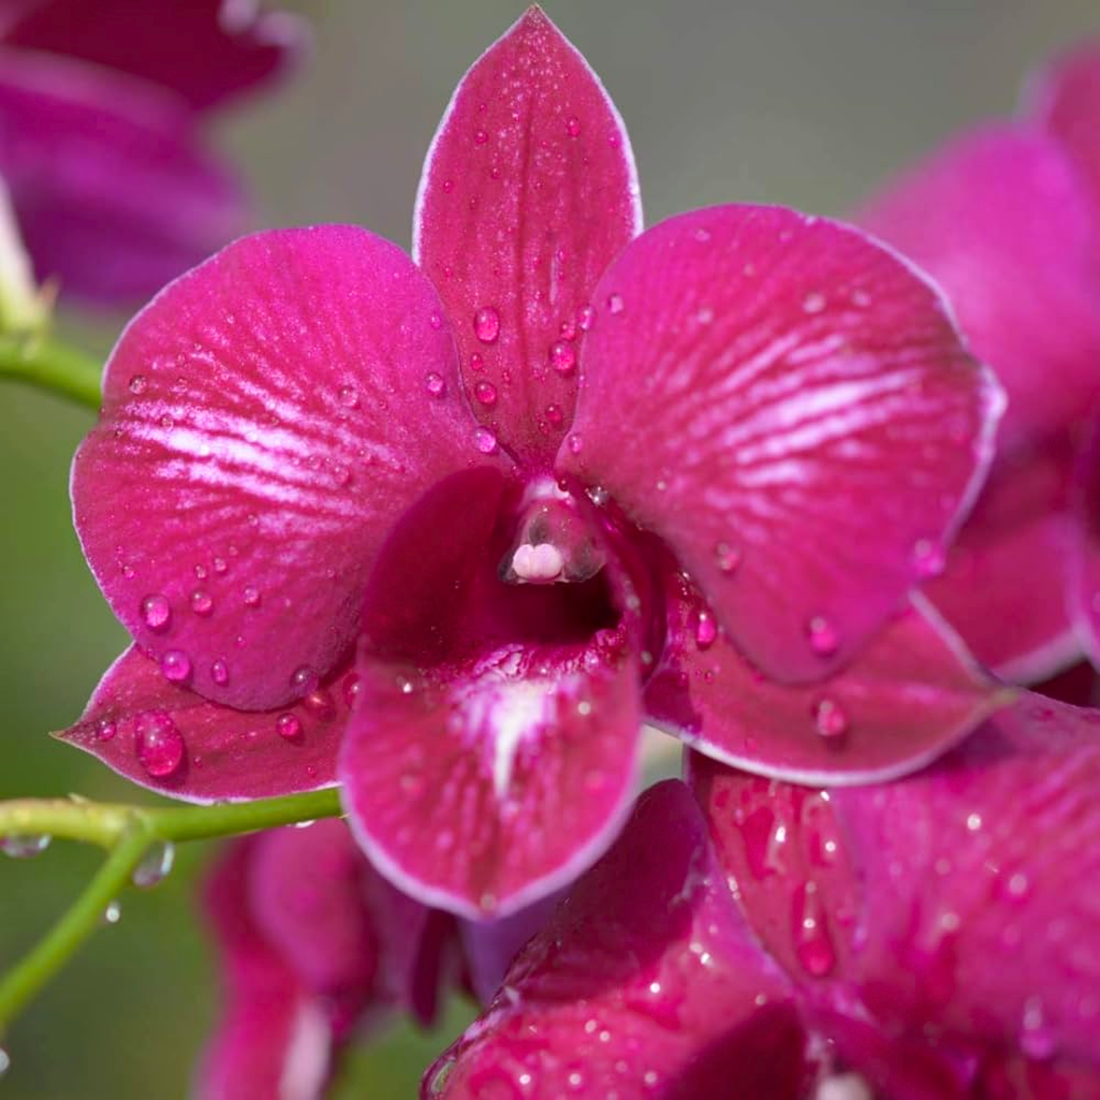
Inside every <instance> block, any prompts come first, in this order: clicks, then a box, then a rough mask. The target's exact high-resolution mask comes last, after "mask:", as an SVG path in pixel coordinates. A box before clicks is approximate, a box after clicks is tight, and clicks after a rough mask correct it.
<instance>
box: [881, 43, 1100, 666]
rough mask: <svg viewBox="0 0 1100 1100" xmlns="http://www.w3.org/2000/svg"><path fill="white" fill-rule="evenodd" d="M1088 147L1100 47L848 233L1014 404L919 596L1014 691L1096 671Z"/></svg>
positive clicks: (1092, 202)
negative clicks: (913, 269)
mask: <svg viewBox="0 0 1100 1100" xmlns="http://www.w3.org/2000/svg"><path fill="white" fill-rule="evenodd" d="M1098 134H1100V40H1095V39H1094V40H1093V41H1091V42H1087V43H1085V44H1083V45H1081V46H1078V47H1076V48H1075V49H1073V50H1071V51H1069V52H1067V53H1066V54H1064V55H1062V56H1060V57H1059V58H1057V59H1055V61H1054V62H1053V63H1052V64H1051V65H1050V66H1049V67H1048V68H1047V69H1046V70H1045V71H1044V72H1042V73H1041V74H1040V75H1039V77H1038V78H1037V79H1036V80H1034V81H1033V82H1032V84H1031V86H1030V89H1029V94H1028V96H1027V97H1026V103H1025V109H1024V111H1023V112H1022V113H1021V115H1020V116H1019V117H1018V118H1016V119H1014V120H1012V121H1010V122H1003V123H1002V122H997V123H990V124H986V125H984V126H981V127H979V128H977V129H976V130H974V131H972V132H970V133H967V134H965V135H963V136H962V137H960V138H957V139H955V140H954V141H953V142H951V143H950V144H949V145H948V146H947V147H946V148H945V149H943V150H941V151H939V152H937V153H935V154H933V155H932V156H931V157H930V158H929V159H928V160H927V161H924V162H922V163H921V164H919V165H918V166H917V167H916V168H913V169H911V170H910V171H909V172H908V173H907V174H905V175H903V176H902V177H901V178H900V179H899V180H898V181H896V183H895V184H894V185H893V186H892V187H890V188H889V189H888V190H887V191H886V192H885V193H884V194H883V195H881V196H879V197H877V198H876V199H875V200H873V201H872V202H871V203H870V204H869V205H868V207H867V208H866V209H865V210H864V211H863V212H862V214H861V216H860V219H859V220H860V222H861V224H863V225H865V226H867V227H868V228H869V229H870V230H872V231H873V232H875V233H877V234H879V235H881V236H882V237H884V238H885V239H886V240H887V241H889V242H890V243H892V244H894V245H896V246H897V247H898V248H900V249H901V250H902V251H903V252H905V253H906V255H908V256H910V257H912V259H914V260H915V261H916V262H917V263H919V264H920V265H921V266H922V267H924V268H925V269H926V270H927V271H929V272H930V273H931V274H932V275H933V276H934V277H935V278H936V279H937V280H938V281H939V282H940V284H941V285H942V286H943V288H944V289H945V291H946V292H947V294H948V296H949V298H950V299H951V303H952V305H953V306H954V308H955V310H956V312H957V314H958V317H959V321H960V324H961V326H962V328H963V331H964V333H965V334H966V337H967V339H968V340H969V342H970V345H971V346H972V347H973V349H974V352H975V354H977V355H978V356H979V357H980V358H981V359H982V360H983V361H984V362H986V363H989V364H990V366H992V367H993V369H994V370H995V371H996V372H997V375H998V377H999V378H1000V380H1001V382H1002V383H1003V384H1004V386H1005V388H1006V391H1007V393H1008V398H1009V402H1008V410H1007V412H1006V415H1005V419H1004V421H1003V423H1002V426H1001V430H1000V433H999V436H998V454H997V459H996V462H995V464H994V466H993V469H992V472H991V475H990V478H989V482H988V484H987V486H986V488H985V490H984V492H983V493H982V495H981V497H980V498H979V500H978V502H977V504H976V506H975V509H974V512H973V514H972V516H971V518H970V520H969V521H968V522H967V523H966V524H965V525H964V527H963V529H962V532H961V533H960V537H959V539H958V540H957V542H956V543H955V547H954V549H953V550H952V552H951V553H950V555H949V557H948V566H947V570H946V572H945V573H944V575H943V576H942V577H939V578H937V579H936V580H934V581H931V582H930V583H929V584H928V585H927V586H926V591H927V593H928V595H929V597H930V598H931V599H932V600H933V602H934V603H935V604H936V606H937V607H938V608H939V609H940V610H941V611H942V612H943V613H944V615H945V616H946V617H947V618H948V619H949V620H950V621H951V622H952V624H954V625H955V626H956V627H957V628H958V629H959V630H960V631H961V632H962V634H963V637H964V638H965V639H966V641H967V643H968V644H969V645H970V646H971V647H972V649H973V650H974V652H975V654H976V655H977V656H978V657H979V658H981V659H982V660H983V661H984V662H985V663H986V664H988V665H989V666H991V667H992V668H993V669H995V670H996V671H997V672H998V673H999V674H1000V675H1002V676H1005V677H1008V678H1010V679H1016V680H1020V681H1025V682H1029V681H1036V680H1041V679H1043V678H1045V677H1047V676H1050V675H1052V674H1053V673H1056V672H1058V671H1059V670H1060V669H1062V668H1064V667H1066V666H1067V665H1068V664H1071V663H1072V662H1073V661H1074V660H1077V659H1079V658H1080V656H1081V654H1082V653H1085V654H1088V655H1090V656H1091V657H1092V658H1093V660H1094V661H1096V662H1097V663H1098V664H1100V642H1098V641H1097V639H1098V637H1100V564H1098V562H1100V550H1098V540H1097V536H1096V531H1097V530H1100V519H1098V516H1100V493H1098V491H1097V489H1096V482H1095V479H1096V478H1097V477H1100V474H1098V473H1097V472H1096V471H1097V466H1098V460H1097V458H1096V457H1095V452H1092V453H1091V457H1090V453H1089V452H1090V451H1091V448H1092V447H1094V446H1095V445H1094V444H1091V443H1089V440H1090V438H1091V436H1092V435H1093V434H1094V433H1097V432H1100V141H1098V138H1097V135H1098ZM1090 425H1091V426H1090ZM1075 482H1076V484H1075Z"/></svg>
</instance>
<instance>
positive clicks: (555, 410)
mask: <svg viewBox="0 0 1100 1100" xmlns="http://www.w3.org/2000/svg"><path fill="white" fill-rule="evenodd" d="M546 419H547V422H548V423H549V424H550V425H551V426H552V427H554V428H560V427H561V426H562V424H563V423H564V422H565V414H564V413H563V412H562V411H561V406H560V405H547V406H546Z"/></svg>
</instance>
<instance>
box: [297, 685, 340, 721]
mask: <svg viewBox="0 0 1100 1100" xmlns="http://www.w3.org/2000/svg"><path fill="white" fill-rule="evenodd" d="M302 705H303V706H304V707H305V708H306V710H308V711H309V712H310V713H311V714H315V715H316V716H317V717H318V718H320V719H321V720H322V721H323V722H331V721H332V719H333V718H335V717H336V704H335V703H334V702H333V701H332V696H331V695H330V694H329V693H328V692H327V691H326V690H325V689H324V688H315V689H314V690H313V691H311V692H310V693H309V694H308V695H307V696H306V697H305V698H304V699H303V700H302Z"/></svg>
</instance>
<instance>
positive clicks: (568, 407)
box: [414, 7, 641, 466]
mask: <svg viewBox="0 0 1100 1100" xmlns="http://www.w3.org/2000/svg"><path fill="white" fill-rule="evenodd" d="M640 228H641V207H640V205H639V200H638V184H637V180H636V177H635V173H634V160H633V157H632V155H631V152H630V143H629V141H628V139H627V136H626V130H625V129H624V127H623V124H622V120H621V119H620V117H619V115H618V112H617V111H616V110H615V107H614V105H613V104H612V102H611V100H610V99H609V98H608V96H607V93H606V92H605V91H604V89H603V87H602V85H601V84H600V82H599V80H598V78H597V77H596V75H595V73H593V72H592V70H591V69H590V68H589V67H588V65H587V63H586V62H585V60H584V58H583V57H582V56H581V55H580V53H578V52H577V50H576V49H575V48H574V47H573V46H572V45H571V44H570V43H569V42H567V41H566V40H565V38H564V37H562V35H561V33H560V32H559V31H558V29H557V28H556V27H555V26H554V24H553V23H552V22H551V21H550V20H549V18H547V16H546V14H545V13H544V12H543V11H542V9H541V8H538V7H532V8H529V9H528V10H527V12H526V14H524V15H523V16H522V17H521V18H520V19H519V21H518V22H517V23H516V24H515V25H514V26H513V27H512V28H511V30H509V31H508V33H507V34H505V35H504V37H503V38H501V39H500V40H499V41H498V42H497V43H496V44H495V45H494V46H492V47H491V48H490V49H489V50H488V52H487V53H485V54H484V56H483V57H482V58H481V59H480V60H479V61H478V62H477V63H476V64H475V65H474V66H473V68H472V69H470V71H469V72H468V73H467V74H466V76H465V77H464V78H463V80H462V82H461V83H460V84H459V86H458V88H457V90H456V91H455V94H454V98H453V99H452V100H451V103H450V106H449V107H448V108H447V112H446V114H445V115H444V116H443V121H442V122H441V123H440V128H439V132H438V133H437V134H436V137H435V141H434V142H433V143H432V147H431V150H430V151H429V153H428V159H427V162H426V163H425V165H424V173H423V177H422V180H421V184H420V194H419V196H418V199H417V207H416V217H415V224H414V239H415V249H414V252H415V255H416V257H417V259H418V261H419V262H420V264H421V265H422V266H423V268H424V270H425V271H426V272H427V274H428V275H429V276H430V277H431V279H432V280H433V282H434V283H435V285H436V286H437V287H439V288H440V293H441V294H442V296H443V300H444V302H445V303H446V305H447V309H448V312H449V313H450V316H451V318H452V320H453V321H454V324H455V329H456V336H457V340H458V347H459V355H460V363H461V369H462V375H463V378H464V379H465V382H466V387H467V390H468V391H469V392H470V393H471V404H472V405H473V407H474V410H475V412H476V414H477V416H478V418H479V419H480V420H481V421H482V423H483V424H485V425H487V426H488V427H489V428H490V429H491V430H493V431H494V432H495V433H496V434H497V436H498V437H499V438H500V441H501V444H502V445H503V446H504V447H505V448H506V449H508V450H509V451H511V452H512V453H513V454H514V455H516V456H517V457H518V458H520V459H521V460H523V461H525V462H529V463H534V464H536V465H540V466H549V465H550V461H551V460H552V458H553V456H554V453H555V451H556V450H557V448H558V444H559V443H560V442H561V439H562V435H563V433H564V432H565V431H566V430H567V429H568V426H569V422H570V420H571V418H572V414H573V404H574V401H575V400H576V392H577V368H576V363H577V350H576V348H577V339H578V338H579V337H580V336H581V335H582V333H583V330H584V329H585V328H586V327H587V323H588V313H587V312H586V307H588V305H589V303H590V301H591V298H592V291H593V289H594V288H595V285H596V281H597V280H598V279H599V277H600V275H601V274H602V273H603V270H604V268H606V267H607V265H608V264H609V263H610V262H611V260H612V259H613V258H614V257H615V255H616V254H617V253H618V252H619V250H620V249H621V248H622V247H623V245H625V244H626V243H627V241H629V240H630V238H631V237H632V236H634V234H636V233H637V232H638V231H639V230H640Z"/></svg>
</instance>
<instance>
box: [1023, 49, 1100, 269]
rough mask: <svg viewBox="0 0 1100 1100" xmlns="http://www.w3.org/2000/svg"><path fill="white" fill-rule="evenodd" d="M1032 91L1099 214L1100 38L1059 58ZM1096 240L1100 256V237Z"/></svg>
mask: <svg viewBox="0 0 1100 1100" xmlns="http://www.w3.org/2000/svg"><path fill="white" fill-rule="evenodd" d="M1031 93H1032V94H1031V96H1030V97H1029V98H1030V103H1029V107H1030V108H1031V112H1032V113H1033V115H1034V116H1035V117H1036V118H1037V120H1038V121H1039V122H1040V123H1042V125H1043V126H1044V127H1045V128H1046V130H1047V131H1048V132H1049V133H1051V134H1053V135H1054V136H1055V137H1057V138H1058V139H1059V141H1061V143H1062V145H1063V146H1064V147H1065V148H1066V149H1067V150H1068V151H1069V153H1070V156H1071V157H1073V160H1074V163H1075V165H1076V167H1077V169H1078V171H1079V172H1080V173H1081V176H1082V178H1083V179H1084V180H1085V182H1086V184H1087V185H1088V187H1089V188H1090V190H1091V193H1092V200H1093V204H1094V209H1095V210H1096V211H1097V215H1098V216H1100V38H1093V39H1091V40H1090V41H1086V42H1083V43H1081V44H1079V45H1076V46H1073V47H1072V48H1070V49H1069V50H1067V51H1066V52H1065V53H1064V54H1062V55H1061V56H1060V57H1058V58H1056V59H1055V60H1054V62H1053V63H1052V64H1051V65H1050V66H1048V68H1047V69H1046V70H1045V71H1044V72H1042V73H1040V74H1039V79H1037V80H1036V81H1035V82H1034V83H1033V85H1032V88H1031ZM1095 244H1096V247H1097V249H1098V251H1097V256H1098V257H1100V240H1097V241H1095Z"/></svg>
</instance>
